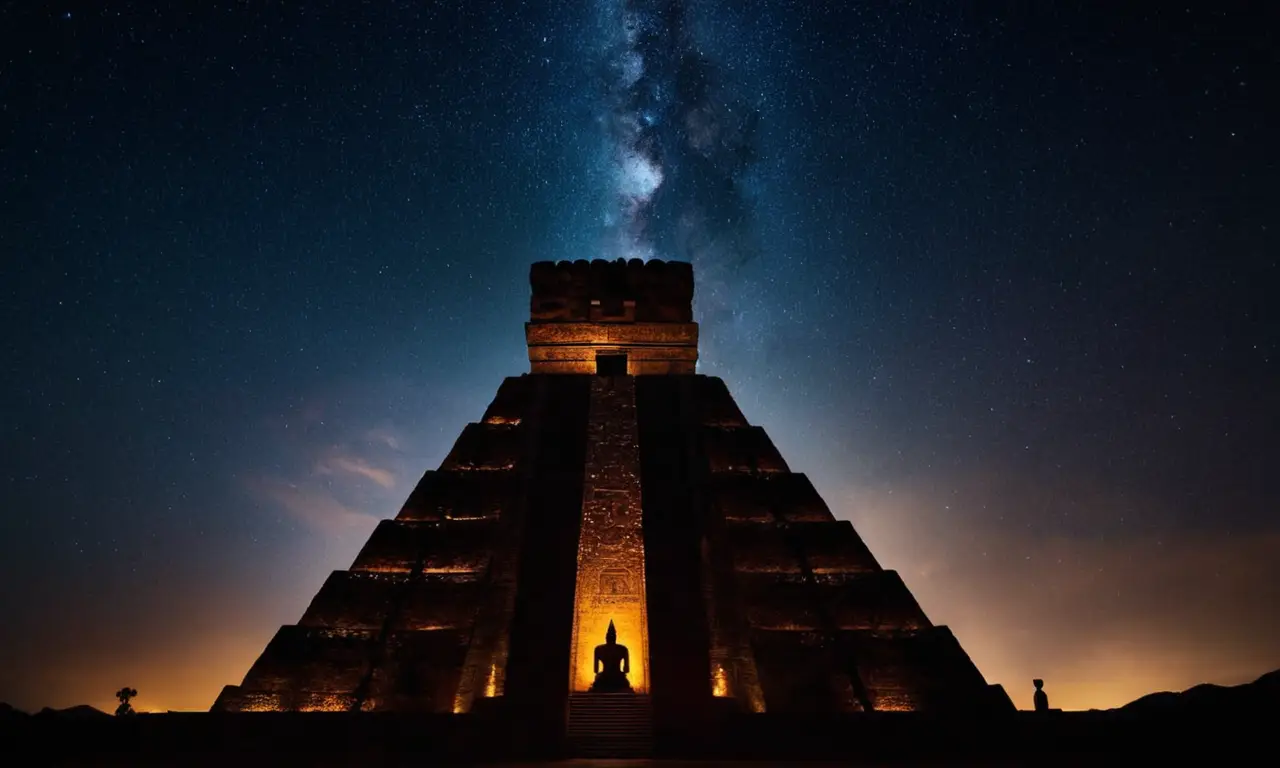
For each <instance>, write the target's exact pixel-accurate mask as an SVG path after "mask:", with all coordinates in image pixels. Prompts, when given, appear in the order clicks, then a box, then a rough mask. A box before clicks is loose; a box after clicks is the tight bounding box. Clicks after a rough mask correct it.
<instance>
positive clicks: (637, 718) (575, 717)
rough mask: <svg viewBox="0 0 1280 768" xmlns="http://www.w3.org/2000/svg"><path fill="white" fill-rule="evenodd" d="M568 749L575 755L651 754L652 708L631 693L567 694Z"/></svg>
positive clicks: (628, 755)
mask: <svg viewBox="0 0 1280 768" xmlns="http://www.w3.org/2000/svg"><path fill="white" fill-rule="evenodd" d="M566 735H567V737H568V741H569V750H570V752H571V753H572V754H573V755H574V756H575V757H648V756H649V755H650V754H652V753H653V709H652V707H651V706H650V702H649V697H648V696H641V695H639V694H635V693H575V694H572V695H570V696H569V727H568V730H567V732H566Z"/></svg>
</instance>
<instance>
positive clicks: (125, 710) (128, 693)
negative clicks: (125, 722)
mask: <svg viewBox="0 0 1280 768" xmlns="http://www.w3.org/2000/svg"><path fill="white" fill-rule="evenodd" d="M137 695H138V689H137V688H130V687H129V686H127V685H126V686H125V687H124V688H121V689H120V690H118V691H116V698H117V699H119V700H120V706H118V707H116V717H124V716H125V715H132V714H133V707H131V706H129V699H132V698H133V697H135V696H137Z"/></svg>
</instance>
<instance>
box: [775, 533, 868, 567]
mask: <svg viewBox="0 0 1280 768" xmlns="http://www.w3.org/2000/svg"><path fill="white" fill-rule="evenodd" d="M788 530H789V531H790V535H791V537H792V540H793V541H795V542H796V544H797V545H798V546H799V548H800V550H801V551H802V552H803V553H804V556H805V559H806V561H807V562H808V564H809V569H810V570H811V571H812V572H813V573H815V574H827V573H863V572H872V571H878V570H880V565H879V564H878V563H877V562H876V559H875V557H873V556H872V554H871V550H869V549H867V545H866V544H865V543H863V541H862V538H861V537H860V536H858V534H857V532H856V531H854V530H853V525H852V524H850V523H849V522H848V521H847V520H835V521H832V522H826V523H797V524H796V525H792V526H789V528H788Z"/></svg>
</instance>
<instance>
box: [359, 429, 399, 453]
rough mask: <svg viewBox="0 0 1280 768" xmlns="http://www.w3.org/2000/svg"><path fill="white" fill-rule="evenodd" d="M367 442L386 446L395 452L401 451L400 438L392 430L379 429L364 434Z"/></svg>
mask: <svg viewBox="0 0 1280 768" xmlns="http://www.w3.org/2000/svg"><path fill="white" fill-rule="evenodd" d="M364 439H365V441H366V442H369V443H374V444H376V445H385V446H386V447H388V448H390V449H391V450H393V451H398V450H400V438H399V437H398V436H397V435H396V433H395V432H392V431H391V430H390V429H386V428H378V429H371V430H369V431H368V432H366V433H365V434H364Z"/></svg>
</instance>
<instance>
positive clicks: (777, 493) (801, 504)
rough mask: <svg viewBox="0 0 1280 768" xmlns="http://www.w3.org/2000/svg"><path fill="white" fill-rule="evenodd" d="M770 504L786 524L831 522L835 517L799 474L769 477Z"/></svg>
mask: <svg viewBox="0 0 1280 768" xmlns="http://www.w3.org/2000/svg"><path fill="white" fill-rule="evenodd" d="M769 482H770V503H771V504H772V505H773V510H774V513H775V514H776V515H777V516H778V518H779V519H781V520H784V521H786V522H788V523H810V522H832V521H834V520H835V516H833V515H832V514H831V510H830V509H828V508H827V504H826V502H824V501H823V500H822V496H820V495H819V494H818V491H817V489H816V488H814V487H813V483H812V482H810V481H809V478H808V477H807V476H806V475H804V474H802V473H799V472H786V473H778V474H774V475H770V476H769Z"/></svg>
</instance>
